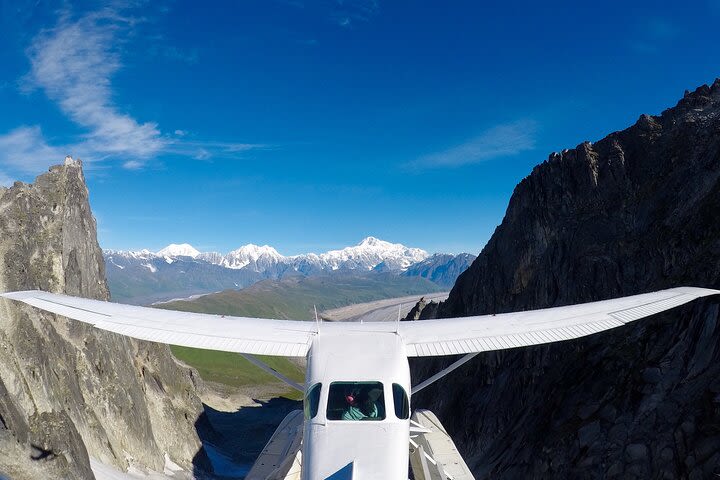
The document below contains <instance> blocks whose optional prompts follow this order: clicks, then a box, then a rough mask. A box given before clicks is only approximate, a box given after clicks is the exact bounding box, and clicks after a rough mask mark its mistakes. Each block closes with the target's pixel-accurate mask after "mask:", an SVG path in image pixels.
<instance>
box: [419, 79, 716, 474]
mask: <svg viewBox="0 0 720 480" xmlns="http://www.w3.org/2000/svg"><path fill="white" fill-rule="evenodd" d="M680 285H693V286H702V287H711V288H718V287H720V80H716V81H715V83H714V84H713V86H712V87H708V86H702V87H700V88H698V89H697V90H696V91H695V92H693V93H690V94H687V95H686V96H685V98H683V99H682V100H681V101H680V102H679V103H678V105H677V106H675V107H673V108H671V109H669V110H666V111H665V112H663V113H662V114H661V115H660V116H648V115H643V116H641V117H640V119H639V120H638V121H637V123H636V124H635V125H633V126H632V127H630V128H628V129H626V130H624V131H621V132H616V133H613V134H611V135H609V136H608V137H606V138H605V139H603V140H601V141H599V142H597V143H595V144H590V143H584V144H582V145H579V146H578V147H577V148H575V149H574V150H569V151H564V152H563V153H562V154H553V155H551V156H550V158H549V159H548V160H547V161H546V162H544V163H543V164H541V165H539V166H537V167H536V168H535V169H534V170H533V172H532V174H531V175H530V176H528V177H527V178H525V179H524V180H523V181H522V182H521V183H520V184H519V185H518V186H517V188H516V189H515V192H514V194H513V196H512V198H511V200H510V204H509V206H508V209H507V213H506V216H505V218H504V220H503V222H502V224H501V225H500V226H499V227H498V229H497V230H496V231H495V234H494V235H493V237H492V239H491V240H490V241H489V242H488V244H487V246H486V247H485V249H484V250H483V251H482V253H481V254H480V256H479V257H478V258H477V260H476V261H475V262H474V263H473V265H472V266H471V267H470V268H469V269H468V270H467V271H466V272H465V273H463V274H462V275H461V276H460V278H459V279H458V281H457V283H456V284H455V286H454V288H453V289H452V292H451V294H450V297H449V299H448V300H447V301H446V302H444V303H443V304H441V305H440V307H439V308H438V309H437V310H436V311H434V312H433V311H432V310H431V309H427V308H426V309H425V311H424V312H423V317H425V318H428V317H429V316H437V317H450V316H462V315H473V314H483V313H500V312H508V311H514V310H523V309H533V308H543V307H550V306H559V305H565V304H572V303H578V302H587V301H594V300H600V299H605V298H611V297H616V296H624V295H633V294H637V293H643V292H647V291H652V290H658V289H663V288H669V287H673V286H680ZM719 301H720V299H718V298H717V297H713V298H709V299H705V300H703V301H698V302H695V303H693V304H692V305H688V306H685V307H682V308H679V309H675V310H673V311H671V312H668V313H666V314H663V315H659V316H655V317H653V318H650V319H646V320H643V321H640V322H637V323H635V324H630V325H627V326H625V327H623V328H620V329H616V330H613V331H610V332H607V333H604V334H600V335H595V336H592V337H589V338H584V339H580V340H577V341H571V342H564V343H561V344H554V345H551V346H537V347H533V348H527V349H522V350H510V351H504V352H496V353H489V354H482V355H480V356H478V357H477V358H476V359H475V360H473V361H472V362H470V363H469V364H468V365H467V366H465V367H463V368H462V369H461V370H458V371H457V372H456V373H454V374H452V375H451V376H449V377H446V379H444V380H443V381H441V382H439V383H438V384H437V386H435V387H433V388H428V389H427V390H426V391H425V392H422V394H421V395H419V396H417V398H415V397H414V398H413V401H414V406H415V407H419V406H422V407H428V408H431V409H433V410H434V411H435V412H436V413H437V414H438V415H439V417H440V418H441V420H442V421H443V423H444V424H445V426H446V427H447V428H448V430H449V431H450V432H451V433H452V434H453V436H454V438H455V439H456V441H457V443H458V445H459V447H460V449H461V450H462V451H463V452H464V454H465V456H466V458H467V459H468V460H469V462H468V463H469V465H470V466H471V468H472V469H473V471H474V473H475V475H476V476H477V478H491V477H492V478H590V479H595V478H597V479H600V478H668V479H670V478H673V479H674V478H681V479H682V478H686V479H700V478H713V474H720V322H719V321H718V302H719ZM426 312H428V313H427V314H426ZM442 365H443V363H442V362H441V361H439V360H427V361H422V362H414V364H413V376H414V378H416V379H422V378H424V377H426V376H427V375H428V374H429V373H430V372H432V371H435V370H437V369H439V368H440V367H441V366H442ZM416 382H417V380H416ZM440 392H442V394H440Z"/></svg>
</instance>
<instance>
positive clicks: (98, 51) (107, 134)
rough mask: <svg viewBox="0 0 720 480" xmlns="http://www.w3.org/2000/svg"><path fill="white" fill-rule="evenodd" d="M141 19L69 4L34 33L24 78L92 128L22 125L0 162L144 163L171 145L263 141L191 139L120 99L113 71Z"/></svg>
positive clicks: (190, 147)
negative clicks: (75, 159) (78, 131)
mask: <svg viewBox="0 0 720 480" xmlns="http://www.w3.org/2000/svg"><path fill="white" fill-rule="evenodd" d="M140 21H141V20H139V19H138V18H136V17H133V16H132V15H131V14H128V13H127V12H126V11H125V10H123V9H114V8H105V9H101V10H99V11H96V12H91V13H88V14H86V15H83V16H81V17H79V18H74V17H73V16H72V15H71V13H70V12H69V11H66V12H63V13H61V14H60V17H59V19H58V21H57V23H56V25H55V26H54V27H53V28H50V29H47V30H43V31H41V32H40V33H39V34H37V35H36V36H35V37H34V39H33V40H32V42H31V45H30V46H29V47H28V49H27V55H28V59H29V61H30V65H31V68H30V71H29V73H28V74H27V75H25V76H24V77H23V79H22V81H21V83H22V88H23V90H25V91H27V92H32V91H35V90H41V91H42V92H44V93H45V95H47V97H48V98H49V99H50V100H52V101H54V102H56V103H57V104H58V106H59V107H60V109H61V110H62V112H63V113H64V114H65V115H66V116H67V117H68V118H69V119H70V120H71V121H72V122H74V123H75V124H77V125H79V126H81V127H83V129H84V130H85V133H83V134H82V135H80V136H78V137H76V138H74V139H72V140H70V141H66V142H64V144H62V145H52V144H51V142H50V141H48V140H47V139H46V138H45V137H44V136H43V133H42V130H41V127H40V126H39V125H35V126H21V127H18V128H16V129H14V130H12V131H10V132H8V133H6V134H3V135H0V164H3V165H10V166H12V167H13V168H16V169H19V170H22V171H26V172H30V171H36V170H37V167H38V166H39V165H47V164H48V163H49V162H53V161H56V160H55V159H57V158H62V157H63V156H64V155H65V154H72V155H75V156H80V157H81V158H83V160H85V161H86V162H91V163H92V162H97V161H101V160H108V159H118V160H120V161H121V165H122V166H123V167H124V168H127V169H132V170H137V169H140V168H142V167H143V166H144V165H145V164H146V163H147V162H148V161H150V160H152V159H154V158H156V157H157V156H159V155H162V154H167V153H171V154H176V155H184V156H188V157H198V152H200V151H202V152H204V153H203V154H202V156H203V158H204V159H209V158H212V157H214V156H215V155H216V154H219V155H221V156H227V155H228V154H235V155H237V154H238V152H243V151H246V150H249V149H252V148H255V147H259V146H257V145H253V144H246V143H238V144H234V143H218V142H212V141H208V142H204V141H201V140H196V141H194V142H187V141H186V139H184V138H183V137H185V135H186V134H187V132H185V131H184V130H175V135H172V134H163V133H162V131H161V130H160V127H159V125H158V124H157V123H155V122H153V121H140V120H137V119H136V118H134V117H133V116H132V115H131V114H130V113H128V112H126V111H123V108H122V107H121V106H120V105H119V104H118V103H117V101H116V99H115V95H114V93H115V92H114V91H113V88H112V78H113V76H114V75H115V74H116V73H117V71H118V70H119V69H121V68H122V66H123V63H122V53H123V52H122V47H123V44H124V38H126V37H127V36H129V35H131V34H132V31H133V28H134V27H135V26H136V25H137V24H138V23H139V22H140ZM177 52H179V50H178V51H176V52H175V53H177ZM185 60H188V59H185ZM190 60H192V59H190ZM171 131H172V130H171Z"/></svg>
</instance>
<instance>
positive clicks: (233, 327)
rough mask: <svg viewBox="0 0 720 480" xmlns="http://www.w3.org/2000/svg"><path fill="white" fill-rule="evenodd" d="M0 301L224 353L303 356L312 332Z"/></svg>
mask: <svg viewBox="0 0 720 480" xmlns="http://www.w3.org/2000/svg"><path fill="white" fill-rule="evenodd" d="M0 296H2V297H5V298H9V299H12V300H18V301H21V302H24V303H27V304H28V305H32V306H33V307H37V308H39V309H42V310H46V311H48V312H51V313H56V314H58V315H62V316H64V317H68V318H72V319H74V320H79V321H81V322H84V323H89V324H91V325H94V326H95V327H97V328H100V329H102V330H109V331H111V332H115V333H120V334H122V335H127V336H129V337H134V338H138V339H140V340H149V341H151V342H159V343H168V344H171V345H181V346H185V347H195V348H205V349H209V350H220V351H225V352H238V353H249V354H254V355H275V356H283V357H304V356H305V355H306V354H307V351H308V349H309V348H310V343H311V340H312V337H313V336H314V335H315V333H316V329H317V327H316V325H315V323H314V322H302V321H293V320H274V319H265V318H246V317H231V316H224V315H212V314H206V313H190V312H177V311H173V310H161V309H157V308H148V307H137V306H134V305H122V304H119V303H111V302H104V301H101V300H88V299H86V298H80V297H71V296H68V295H59V294H54V293H47V292H41V291H37V290H34V291H26V292H13V293H1V294H0Z"/></svg>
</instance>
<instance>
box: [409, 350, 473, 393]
mask: <svg viewBox="0 0 720 480" xmlns="http://www.w3.org/2000/svg"><path fill="white" fill-rule="evenodd" d="M475 355H477V353H468V354H467V355H465V356H463V357H462V358H460V359H459V360H457V361H455V362H453V363H452V364H450V366H448V367H446V368H444V369H442V370H440V371H439V372H438V373H436V374H435V375H433V376H432V377H430V378H428V379H427V380H425V381H424V382H422V383H420V384H419V385H415V386H414V387H412V391H411V392H410V395H415V394H416V393H417V392H419V391H420V390H422V389H423V388H425V387H427V386H428V385H432V384H433V383H435V382H437V381H438V380H440V379H441V378H442V377H444V376H445V375H447V374H448V373H450V372H452V371H453V370H455V369H456V368H458V367H461V366H463V365H464V364H465V363H467V362H469V361H470V360H472V359H473V358H475Z"/></svg>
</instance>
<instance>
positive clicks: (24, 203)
mask: <svg viewBox="0 0 720 480" xmlns="http://www.w3.org/2000/svg"><path fill="white" fill-rule="evenodd" d="M0 259H2V263H0V290H2V291H12V290H28V289H43V290H48V291H51V292H58V293H67V294H71V295H78V296H84V297H88V298H95V299H101V300H107V299H108V298H109V292H108V287H107V283H106V281H105V265H104V262H103V257H102V252H101V250H100V248H99V246H98V244H97V239H96V224H95V220H94V218H93V216H92V213H91V211H90V205H89V202H88V191H87V188H86V186H85V182H84V177H83V173H82V167H81V164H80V163H79V162H75V161H72V160H70V161H66V163H65V165H64V166H55V167H52V168H51V169H50V171H49V173H46V174H44V175H41V176H39V177H38V178H37V179H36V181H35V183H34V184H32V185H27V184H23V183H20V182H16V183H15V184H14V185H13V186H12V187H11V188H9V189H0ZM197 382H198V379H197V377H196V374H195V373H194V372H193V371H192V370H189V369H187V368H183V367H180V366H178V365H177V364H176V363H175V361H174V359H173V357H172V356H171V354H170V352H169V349H168V348H167V346H163V345H158V344H151V343H147V342H141V341H135V340H130V339H127V338H125V337H121V336H119V335H116V334H112V333H109V332H101V331H98V330H95V329H93V328H91V327H89V326H86V325H83V324H80V323H77V322H70V321H68V320H66V319H64V318H62V317H57V316H55V315H50V314H46V313H42V312H39V311H37V310H35V309H32V308H29V307H25V306H21V305H19V304H17V303H14V302H11V301H9V300H5V299H0V472H2V473H3V474H5V475H7V476H9V478H12V479H13V480H25V479H28V480H30V479H38V478H53V479H92V478H94V477H93V474H92V471H91V470H90V464H89V457H94V458H96V459H98V460H100V461H102V462H104V463H107V464H111V465H114V466H116V467H118V468H120V469H121V470H125V469H127V468H128V466H129V465H130V464H132V465H135V466H138V467H141V468H142V467H147V468H150V469H152V470H154V471H159V472H162V471H163V469H164V467H165V465H166V463H167V461H168V460H170V461H172V462H174V463H177V464H179V465H180V466H182V467H184V468H185V469H186V470H189V471H192V470H193V468H194V466H193V464H192V462H193V459H194V458H195V459H196V461H199V462H202V458H204V457H203V454H202V450H201V445H200V441H199V439H198V436H197V433H196V429H195V425H194V422H195V421H196V419H197V418H198V416H199V415H200V414H201V412H202V404H201V402H200V400H199V399H198V397H197V395H196V393H195V391H196V387H197ZM177 478H181V476H177Z"/></svg>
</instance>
